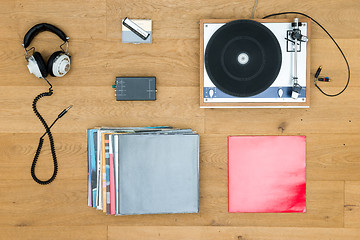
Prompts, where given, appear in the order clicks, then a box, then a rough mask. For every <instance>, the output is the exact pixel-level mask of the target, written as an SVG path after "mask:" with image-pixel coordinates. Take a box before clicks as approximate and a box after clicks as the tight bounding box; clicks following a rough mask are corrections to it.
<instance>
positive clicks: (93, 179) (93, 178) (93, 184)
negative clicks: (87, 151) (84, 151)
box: [91, 129, 97, 207]
mask: <svg viewBox="0 0 360 240" xmlns="http://www.w3.org/2000/svg"><path fill="white" fill-rule="evenodd" d="M92 133H93V134H92V135H93V138H92V141H91V143H92V146H91V152H92V155H91V193H92V204H93V207H96V196H97V195H96V194H97V161H96V155H97V129H93V131H92Z"/></svg>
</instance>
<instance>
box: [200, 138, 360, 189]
mask: <svg viewBox="0 0 360 240" xmlns="http://www.w3.org/2000/svg"><path fill="white" fill-rule="evenodd" d="M230 135H237V134H229V135H226V134H221V135H220V134H219V135H214V134H202V135H201V138H200V140H201V146H200V149H201V155H200V156H201V158H200V161H201V164H203V165H202V166H207V167H210V166H211V167H212V168H213V171H216V172H222V180H221V182H222V183H223V184H222V185H221V186H222V187H223V188H224V190H223V191H227V162H228V144H227V137H228V136H230ZM306 141H307V144H306V145H307V146H306V148H307V149H306V178H307V180H308V181H309V180H310V181H334V180H335V181H343V180H352V181H354V180H357V181H359V180H360V135H359V134H306ZM200 173H201V172H200ZM208 173H211V171H208ZM218 180H219V179H218ZM219 181H220V180H219ZM211 186H212V185H211ZM204 187H205V186H204ZM212 187H214V186H212Z"/></svg>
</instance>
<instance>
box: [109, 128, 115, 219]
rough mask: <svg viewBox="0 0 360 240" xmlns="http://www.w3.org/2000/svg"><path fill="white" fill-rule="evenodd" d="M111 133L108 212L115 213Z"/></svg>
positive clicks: (111, 136) (110, 139)
mask: <svg viewBox="0 0 360 240" xmlns="http://www.w3.org/2000/svg"><path fill="white" fill-rule="evenodd" d="M113 137H114V136H113V135H112V134H111V135H110V136H109V160H110V214H111V215H115V185H114V184H115V183H114V181H115V179H114V149H113Z"/></svg>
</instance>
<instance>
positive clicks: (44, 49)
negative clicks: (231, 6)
mask: <svg viewBox="0 0 360 240" xmlns="http://www.w3.org/2000/svg"><path fill="white" fill-rule="evenodd" d="M44 35H45V36H43V35H42V36H41V38H40V37H39V38H37V39H36V41H34V44H33V46H36V50H37V51H39V52H41V54H42V56H43V58H44V60H45V61H47V59H48V58H49V56H50V55H51V54H52V53H53V52H55V51H58V50H59V47H58V46H59V45H60V44H61V41H60V40H58V39H57V38H56V37H55V36H52V35H51V34H47V33H44ZM46 36H49V38H50V39H47V38H45V37H46ZM198 44H199V41H198V40H195V39H191V40H188V39H182V40H176V41H165V40H162V41H158V42H157V43H153V44H151V45H146V44H141V45H134V44H122V43H121V42H119V41H118V40H113V41H105V40H90V39H89V40H83V39H82V40H79V39H71V40H70V45H69V53H70V55H71V56H72V59H73V61H72V63H71V71H70V72H69V73H68V74H67V75H66V76H65V77H63V78H52V77H49V80H50V81H51V82H54V85H55V86H106V85H108V86H111V84H113V83H114V82H115V77H116V76H156V77H157V85H158V86H178V87H186V86H189V87H190V86H191V87H197V86H198V85H199V76H198V75H199V66H198V65H199V64H198V61H199V60H198V59H199V55H198ZM159 49H161V51H159ZM0 56H1V57H3V58H6V59H9V60H8V61H6V62H4V64H3V65H1V66H0V76H1V77H2V78H3V81H1V83H0V85H1V86H9V85H11V86H19V85H21V86H43V85H44V83H43V81H40V80H39V79H36V77H35V76H33V75H30V73H29V71H28V69H27V67H26V64H27V63H26V61H25V59H24V49H23V48H22V46H21V45H20V44H19V42H18V41H16V42H15V41H13V40H4V41H1V42H0Z"/></svg>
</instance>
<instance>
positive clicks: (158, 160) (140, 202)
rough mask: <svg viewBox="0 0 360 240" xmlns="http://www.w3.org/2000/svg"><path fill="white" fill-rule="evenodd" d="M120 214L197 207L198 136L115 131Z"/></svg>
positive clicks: (181, 209) (196, 208)
mask: <svg viewBox="0 0 360 240" xmlns="http://www.w3.org/2000/svg"><path fill="white" fill-rule="evenodd" d="M118 136H119V143H118V144H119V180H118V181H119V182H118V184H119V191H118V193H117V194H119V195H118V199H119V214H120V215H132V214H160V213H196V212H198V211H199V136H198V135H197V134H189V135H176V134H175V135H118Z"/></svg>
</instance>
